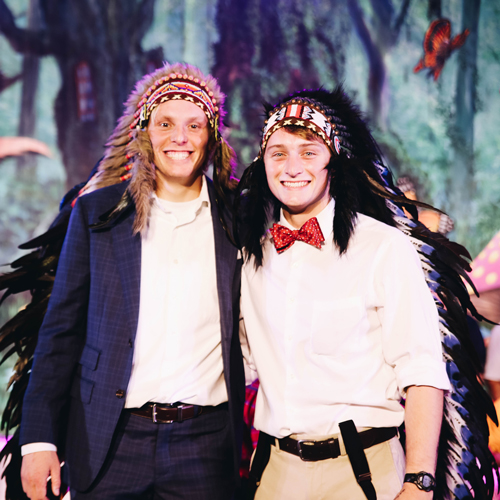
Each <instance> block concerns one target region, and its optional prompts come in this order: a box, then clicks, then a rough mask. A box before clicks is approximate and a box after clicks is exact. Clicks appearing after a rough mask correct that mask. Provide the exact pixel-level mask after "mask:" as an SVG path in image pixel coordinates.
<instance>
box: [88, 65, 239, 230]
mask: <svg viewBox="0 0 500 500" xmlns="http://www.w3.org/2000/svg"><path fill="white" fill-rule="evenodd" d="M176 76H177V78H176ZM176 80H179V81H188V83H189V84H190V85H193V86H199V88H200V89H203V90H206V92H207V94H210V99H212V100H213V104H214V108H213V109H214V113H215V115H214V120H212V124H213V125H211V126H210V128H211V136H210V139H209V148H211V150H210V151H209V158H208V161H210V160H213V163H214V184H215V186H216V188H217V190H218V194H219V196H220V197H221V198H222V200H224V193H225V192H226V191H228V190H233V189H234V188H235V185H236V180H235V178H234V176H233V173H234V169H235V166H236V155H235V154H234V151H233V150H232V149H231V147H230V146H229V145H228V144H227V142H225V141H224V139H223V138H222V137H221V129H222V120H223V118H224V116H225V111H224V100H225V95H224V94H223V93H222V91H221V89H220V87H219V85H218V83H217V80H216V79H215V78H214V77H212V76H211V75H204V74H203V73H202V72H201V71H200V70H199V69H198V68H196V67H195V66H191V65H189V64H182V63H175V64H172V65H170V64H168V63H166V64H165V65H164V66H163V67H162V68H159V69H157V70H156V71H154V72H153V73H150V74H148V75H146V76H144V77H143V78H142V79H141V80H140V81H139V82H138V83H137V85H136V87H135V89H134V90H133V91H132V93H131V94H130V96H129V98H128V99H127V102H126V103H125V111H124V113H123V115H122V117H121V118H120V119H119V120H118V124H117V126H116V128H115V130H114V131H113V133H112V134H111V136H110V138H109V140H108V142H107V143H106V146H107V148H106V151H105V154H104V157H103V159H102V160H101V162H100V164H99V167H98V171H97V174H96V175H95V176H94V177H93V178H92V179H91V180H90V182H89V183H87V185H86V186H85V188H84V189H83V190H82V193H81V194H85V193H87V192H90V191H93V190H95V189H99V188H101V187H105V186H109V185H111V184H116V183H119V182H123V181H126V180H129V179H130V185H129V187H128V188H127V192H126V195H127V196H131V198H132V200H133V202H134V203H135V206H136V218H135V221H134V232H135V233H137V232H144V231H145V230H146V229H147V227H148V220H149V214H150V211H151V203H152V195H153V193H154V191H155V189H156V173H155V166H154V162H153V151H152V147H151V141H150V140H149V136H148V134H147V132H146V131H145V130H142V129H141V128H139V125H138V123H137V122H138V116H139V114H140V111H141V109H140V108H141V102H144V99H147V98H148V97H149V95H150V94H151V92H152V90H154V89H161V87H162V85H165V82H169V81H176ZM147 117H148V118H149V115H148V116H147ZM136 125H137V126H136ZM124 196H125V195H124Z"/></svg>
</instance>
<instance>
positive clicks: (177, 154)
mask: <svg viewBox="0 0 500 500" xmlns="http://www.w3.org/2000/svg"><path fill="white" fill-rule="evenodd" d="M165 154H166V155H167V157H168V158H171V159H172V160H185V159H186V158H187V157H188V156H189V152H188V151H167V152H166V153H165Z"/></svg>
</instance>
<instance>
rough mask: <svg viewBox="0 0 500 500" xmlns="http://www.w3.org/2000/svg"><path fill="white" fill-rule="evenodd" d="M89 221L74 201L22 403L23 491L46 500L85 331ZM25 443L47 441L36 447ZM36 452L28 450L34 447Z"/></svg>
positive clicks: (56, 473) (56, 465)
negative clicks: (66, 404) (46, 491)
mask: <svg viewBox="0 0 500 500" xmlns="http://www.w3.org/2000/svg"><path fill="white" fill-rule="evenodd" d="M87 227H88V223H87V222H86V217H85V214H84V212H83V211H82V207H81V204H79V203H77V205H76V207H75V209H74V210H73V213H72V216H71V221H70V225H69V228H68V232H67V235H66V238H65V242H64V245H63V249H62V252H61V258H60V261H59V266H58V270H57V273H56V280H55V283H54V288H53V290H52V295H51V299H50V301H49V307H48V310H47V313H46V315H45V318H44V322H43V325H42V327H41V329H40V333H39V339H38V344H37V348H36V351H35V356H34V363H33V369H32V373H31V376H30V382H29V385H28V388H27V391H26V396H25V399H24V404H23V417H22V422H21V437H20V443H21V445H28V448H23V454H24V455H25V456H24V457H23V463H22V470H21V478H22V481H23V489H24V491H25V492H26V493H27V495H28V496H29V497H30V498H32V499H38V498H42V499H44V498H45V490H46V485H47V478H48V476H49V475H52V478H53V491H55V490H56V489H57V488H58V487H59V483H60V471H59V459H58V456H57V453H56V451H54V449H55V446H56V445H57V442H58V439H59V437H60V430H59V429H60V419H61V418H62V415H61V412H62V410H63V408H64V406H65V402H66V401H67V398H68V393H69V389H70V386H71V382H72V378H73V374H74V371H75V367H76V363H77V361H78V359H79V355H80V353H81V346H82V343H83V340H84V336H85V331H86V314H87V304H88V294H89V288H88V287H89V262H88V259H89V258H88V255H89V250H88V249H89V246H88V229H87ZM30 443H46V444H49V445H50V444H52V445H53V448H52V449H50V446H48V447H45V448H36V446H37V445H33V444H32V445H30ZM37 449H38V450H43V451H36V452H35V453H30V452H31V451H35V450H37Z"/></svg>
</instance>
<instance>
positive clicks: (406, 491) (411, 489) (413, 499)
mask: <svg viewBox="0 0 500 500" xmlns="http://www.w3.org/2000/svg"><path fill="white" fill-rule="evenodd" d="M433 495H434V492H433V491H423V490H420V489H419V488H417V485H415V484H413V483H403V487H402V488H401V491H400V492H399V493H398V494H397V495H396V497H395V498H394V500H396V499H397V500H432V497H433Z"/></svg>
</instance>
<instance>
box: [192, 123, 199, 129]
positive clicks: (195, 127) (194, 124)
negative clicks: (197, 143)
mask: <svg viewBox="0 0 500 500" xmlns="http://www.w3.org/2000/svg"><path fill="white" fill-rule="evenodd" d="M190 127H191V128H192V129H193V130H195V129H197V128H200V126H199V125H197V124H196V123H192V124H191V125H190Z"/></svg>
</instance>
